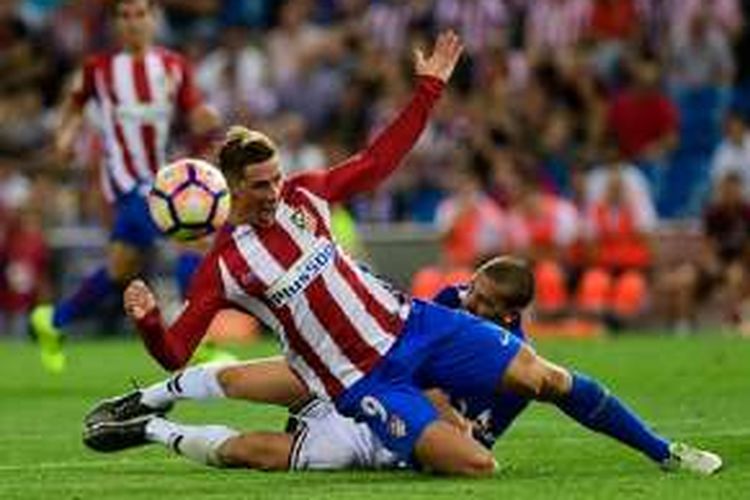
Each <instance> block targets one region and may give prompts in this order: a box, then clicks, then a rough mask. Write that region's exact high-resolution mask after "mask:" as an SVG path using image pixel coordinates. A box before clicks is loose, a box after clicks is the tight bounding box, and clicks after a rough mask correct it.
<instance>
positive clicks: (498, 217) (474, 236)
mask: <svg viewBox="0 0 750 500" xmlns="http://www.w3.org/2000/svg"><path fill="white" fill-rule="evenodd" d="M453 158H454V162H453V165H452V166H451V167H452V168H451V171H450V177H451V181H450V182H449V186H450V190H449V194H448V196H447V198H446V199H445V200H443V201H442V202H441V203H440V205H438V209H437V216H436V220H435V224H436V226H437V228H438V230H439V231H440V234H441V236H442V255H443V261H444V262H445V263H446V265H447V266H448V267H449V268H469V269H471V268H473V266H475V265H476V264H477V263H478V262H479V261H480V260H482V259H483V258H486V257H487V256H489V255H493V254H499V253H502V252H503V251H504V250H505V248H506V245H507V243H508V242H507V241H506V240H507V238H506V236H505V228H504V222H505V221H504V219H505V218H504V215H503V212H502V210H501V209H500V207H499V206H498V205H497V204H496V203H495V202H494V201H492V199H491V198H490V197H489V196H487V194H486V193H485V192H484V191H483V189H482V185H481V182H480V180H479V178H478V177H477V174H476V172H474V171H473V170H472V168H471V165H470V163H469V158H467V156H466V154H462V153H454V155H453Z"/></svg>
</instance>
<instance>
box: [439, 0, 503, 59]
mask: <svg viewBox="0 0 750 500" xmlns="http://www.w3.org/2000/svg"><path fill="white" fill-rule="evenodd" d="M508 3H509V2H508V1H507V0H436V2H435V5H434V7H433V9H434V16H435V24H436V25H437V29H438V31H442V30H445V29H448V28H453V29H454V30H456V32H457V33H459V34H460V35H461V39H462V40H464V43H465V44H466V52H467V53H468V54H469V55H471V56H474V55H477V54H479V53H481V52H482V51H484V50H485V49H487V48H488V47H506V46H508V40H507V38H508V36H507V31H508V23H509V20H510V19H509V17H510V12H509V10H508V5H507V4H508Z"/></svg>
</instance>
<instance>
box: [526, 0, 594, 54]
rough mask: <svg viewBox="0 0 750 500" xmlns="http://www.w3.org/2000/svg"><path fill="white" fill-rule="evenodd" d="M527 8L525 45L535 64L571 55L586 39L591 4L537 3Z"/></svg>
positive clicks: (572, 0)
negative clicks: (543, 58) (542, 59)
mask: <svg viewBox="0 0 750 500" xmlns="http://www.w3.org/2000/svg"><path fill="white" fill-rule="evenodd" d="M527 8H528V11H527V13H526V27H525V35H526V36H525V41H526V50H527V52H528V53H529V55H530V57H531V59H532V60H533V59H536V58H537V57H538V55H540V54H548V55H550V54H551V55H554V56H555V57H564V56H565V55H567V54H568V53H569V52H570V51H571V50H572V49H573V48H574V47H575V46H576V44H578V42H580V41H581V40H582V39H583V38H584V36H585V34H586V29H587V27H588V25H589V18H590V16H591V0H534V1H530V2H527Z"/></svg>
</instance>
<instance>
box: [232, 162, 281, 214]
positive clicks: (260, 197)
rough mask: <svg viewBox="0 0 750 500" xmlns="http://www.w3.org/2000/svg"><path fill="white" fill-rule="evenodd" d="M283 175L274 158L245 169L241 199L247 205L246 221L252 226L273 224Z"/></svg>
mask: <svg viewBox="0 0 750 500" xmlns="http://www.w3.org/2000/svg"><path fill="white" fill-rule="evenodd" d="M283 180H284V178H283V176H282V175H281V169H279V164H278V162H277V161H275V160H271V161H267V162H264V163H259V164H257V165H252V166H250V167H248V168H246V169H245V177H244V179H243V183H242V184H243V185H242V193H241V196H242V200H243V203H244V204H245V206H246V207H247V218H248V222H250V224H252V225H254V226H261V227H267V226H270V225H271V224H273V221H274V216H275V215H276V209H277V208H278V206H279V200H280V199H281V185H282V183H283Z"/></svg>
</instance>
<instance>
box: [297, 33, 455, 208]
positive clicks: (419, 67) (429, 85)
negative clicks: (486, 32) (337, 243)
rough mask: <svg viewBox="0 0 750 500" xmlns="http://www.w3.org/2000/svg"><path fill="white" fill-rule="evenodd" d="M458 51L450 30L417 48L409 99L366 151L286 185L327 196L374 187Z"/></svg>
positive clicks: (414, 131) (411, 138) (425, 112)
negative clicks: (426, 47)
mask: <svg viewBox="0 0 750 500" xmlns="http://www.w3.org/2000/svg"><path fill="white" fill-rule="evenodd" d="M462 52H463V45H462V44H461V41H460V39H459V38H458V36H457V35H456V34H455V33H453V32H452V31H446V32H444V33H441V34H440V35H439V36H438V39H437V41H436V42H435V47H434V49H433V50H432V52H431V53H430V54H429V55H425V53H424V52H423V51H422V50H415V52H414V67H415V73H416V75H417V77H418V78H419V81H418V84H417V88H416V89H415V91H414V94H413V95H412V98H411V100H410V101H409V102H408V103H407V105H406V107H405V108H404V109H403V110H402V111H401V112H400V113H399V115H398V116H397V117H396V119H395V120H393V121H392V122H391V123H390V124H389V125H388V126H387V127H386V128H385V129H384V130H383V131H382V132H381V133H380V134H379V135H378V136H377V137H376V138H375V140H374V141H373V142H372V144H370V146H368V147H367V148H366V149H365V150H364V151H361V152H360V153H358V154H357V155H355V156H353V157H352V158H349V159H348V160H346V161H345V162H343V163H341V164H339V165H337V166H335V167H334V168H332V169H329V170H320V171H314V172H309V173H305V174H302V175H299V176H296V177H293V178H292V179H290V180H289V182H288V185H289V186H295V185H297V186H301V187H304V188H306V189H309V190H310V191H312V192H314V193H315V194H317V195H318V196H320V197H322V198H324V199H326V200H328V201H331V202H338V201H344V200H346V199H348V198H350V197H352V196H353V195H355V194H358V193H362V192H366V191H371V190H373V189H375V188H376V187H377V186H378V185H379V184H380V183H381V182H382V181H384V180H385V179H386V178H387V177H388V176H389V175H390V174H391V173H392V172H393V171H394V170H395V169H396V167H397V166H398V165H399V164H400V163H401V160H402V159H403V158H404V156H405V155H406V153H408V152H409V151H410V150H411V148H412V147H413V146H414V144H415V143H416V142H417V139H418V138H419V136H420V134H421V133H422V131H423V130H424V128H425V125H426V124H427V120H428V118H429V115H430V112H431V111H432V108H433V107H434V106H435V103H436V102H437V100H438V98H439V97H440V93H441V92H442V89H443V86H444V85H445V83H446V82H447V81H448V79H449V78H450V77H451V75H452V74H453V70H454V69H455V67H456V64H457V63H458V60H459V58H460V56H461V53H462Z"/></svg>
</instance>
